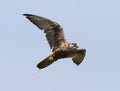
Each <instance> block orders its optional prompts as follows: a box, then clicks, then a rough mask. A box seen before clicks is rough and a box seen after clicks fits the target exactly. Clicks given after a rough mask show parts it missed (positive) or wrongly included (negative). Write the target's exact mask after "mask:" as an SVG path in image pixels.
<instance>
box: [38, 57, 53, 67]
mask: <svg viewBox="0 0 120 91" xmlns="http://www.w3.org/2000/svg"><path fill="white" fill-rule="evenodd" d="M53 62H55V59H54V58H53V56H52V55H50V56H48V57H47V58H45V59H44V60H43V61H41V62H40V63H38V64H37V68H39V69H42V68H45V67H47V66H49V65H50V64H52V63H53Z"/></svg>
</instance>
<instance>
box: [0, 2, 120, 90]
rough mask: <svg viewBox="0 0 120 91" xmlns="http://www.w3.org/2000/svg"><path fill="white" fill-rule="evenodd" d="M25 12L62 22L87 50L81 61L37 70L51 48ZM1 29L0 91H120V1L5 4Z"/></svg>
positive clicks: (70, 38) (64, 61)
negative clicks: (78, 63)
mask: <svg viewBox="0 0 120 91" xmlns="http://www.w3.org/2000/svg"><path fill="white" fill-rule="evenodd" d="M24 13H31V14H36V15H40V16H43V17H46V18H49V19H51V20H54V21H56V22H58V23H60V24H61V25H62V27H63V28H64V33H65V36H66V38H67V40H68V41H69V42H76V43H78V45H79V46H80V48H86V50H87V54H86V57H85V59H84V61H83V63H82V64H81V65H80V66H78V67H77V66H76V65H75V64H73V62H72V61H71V59H61V60H59V61H57V62H55V63H54V64H52V65H51V66H49V67H47V68H45V69H43V70H40V71H39V70H38V69H37V68H36V64H37V63H38V62H40V61H41V60H43V59H44V58H45V57H47V56H48V55H49V54H50V53H51V50H50V49H49V45H48V43H47V41H46V38H45V36H44V33H43V32H42V31H40V30H39V29H38V28H37V27H36V26H34V25H33V24H32V23H30V22H29V21H28V20H27V19H26V18H25V17H24V16H22V14H24ZM0 28H1V29H0V91H120V1H119V0H1V1H0Z"/></svg>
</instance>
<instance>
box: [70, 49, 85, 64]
mask: <svg viewBox="0 0 120 91" xmlns="http://www.w3.org/2000/svg"><path fill="white" fill-rule="evenodd" d="M85 54H86V50H85V49H79V50H77V51H76V53H75V54H74V55H73V57H72V60H73V62H74V63H76V64H77V65H79V64H80V63H81V62H82V61H83V59H84V57H85Z"/></svg>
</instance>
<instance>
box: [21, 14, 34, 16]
mask: <svg viewBox="0 0 120 91" xmlns="http://www.w3.org/2000/svg"><path fill="white" fill-rule="evenodd" d="M22 15H23V16H33V15H32V14H22Z"/></svg>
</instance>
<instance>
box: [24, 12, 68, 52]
mask: <svg viewBox="0 0 120 91" xmlns="http://www.w3.org/2000/svg"><path fill="white" fill-rule="evenodd" d="M23 15H24V16H26V18H28V19H29V20H30V21H31V22H32V23H33V24H35V25H36V26H37V27H38V28H39V29H41V30H45V31H44V33H46V38H47V40H48V43H49V45H50V48H51V49H52V48H53V51H54V50H55V49H57V48H58V47H60V46H61V45H63V44H65V43H66V39H65V37H64V33H63V29H62V27H61V26H60V25H59V24H58V23H56V22H54V21H51V20H49V19H46V18H44V17H40V16H37V15H32V14H23Z"/></svg>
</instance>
